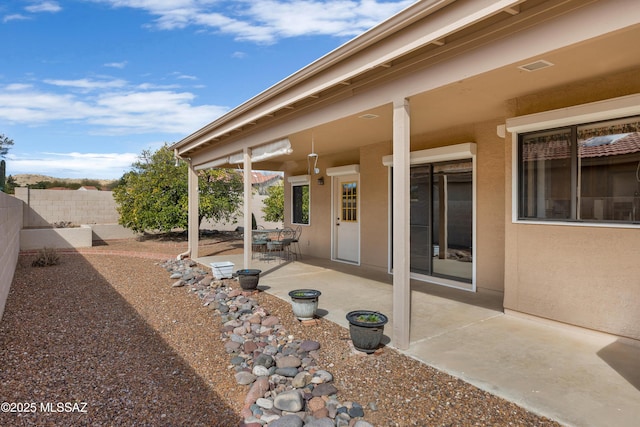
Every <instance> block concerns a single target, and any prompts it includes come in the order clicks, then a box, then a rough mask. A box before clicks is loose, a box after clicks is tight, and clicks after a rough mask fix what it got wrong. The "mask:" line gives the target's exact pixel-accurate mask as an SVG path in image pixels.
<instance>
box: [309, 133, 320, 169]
mask: <svg viewBox="0 0 640 427" xmlns="http://www.w3.org/2000/svg"><path fill="white" fill-rule="evenodd" d="M314 148H315V147H314V140H313V134H311V153H309V154H308V155H307V175H311V160H312V159H313V173H315V174H316V175H317V174H319V173H320V169H319V168H318V153H316V152H315V149H314Z"/></svg>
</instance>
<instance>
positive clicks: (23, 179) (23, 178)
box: [12, 173, 117, 187]
mask: <svg viewBox="0 0 640 427" xmlns="http://www.w3.org/2000/svg"><path fill="white" fill-rule="evenodd" d="M12 176H13V178H14V179H15V180H16V183H17V184H18V185H19V186H20V187H26V186H27V185H33V184H36V183H38V182H42V181H44V182H54V181H58V182H66V183H69V184H80V183H82V181H83V180H87V179H88V180H90V181H97V182H99V183H100V186H102V187H106V186H108V185H109V184H111V183H113V182H114V181H117V180H116V179H89V178H55V177H52V176H46V175H34V174H28V173H23V174H18V175H12Z"/></svg>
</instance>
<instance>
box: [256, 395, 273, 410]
mask: <svg viewBox="0 0 640 427" xmlns="http://www.w3.org/2000/svg"><path fill="white" fill-rule="evenodd" d="M256 405H258V406H259V407H261V408H264V409H271V408H273V400H271V399H265V398H264V397H261V398H260V399H257V400H256Z"/></svg>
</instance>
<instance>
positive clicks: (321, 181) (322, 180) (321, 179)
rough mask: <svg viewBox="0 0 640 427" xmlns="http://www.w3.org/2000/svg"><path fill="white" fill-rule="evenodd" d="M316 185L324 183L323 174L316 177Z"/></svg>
mask: <svg viewBox="0 0 640 427" xmlns="http://www.w3.org/2000/svg"><path fill="white" fill-rule="evenodd" d="M318 185H324V177H323V176H321V177H320V178H318Z"/></svg>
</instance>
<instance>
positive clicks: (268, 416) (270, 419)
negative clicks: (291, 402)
mask: <svg viewBox="0 0 640 427" xmlns="http://www.w3.org/2000/svg"><path fill="white" fill-rule="evenodd" d="M278 418H280V415H277V414H266V415H262V416H261V417H260V421H262V422H263V423H267V424H269V425H273V424H271V423H272V422H273V421H275V420H277V419H278Z"/></svg>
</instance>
